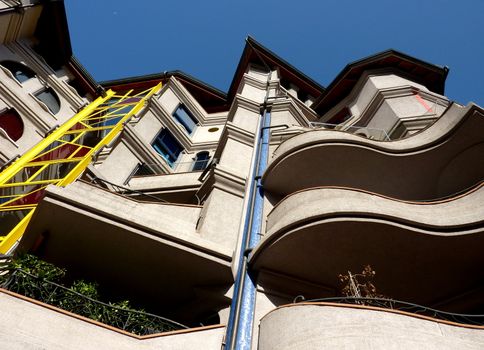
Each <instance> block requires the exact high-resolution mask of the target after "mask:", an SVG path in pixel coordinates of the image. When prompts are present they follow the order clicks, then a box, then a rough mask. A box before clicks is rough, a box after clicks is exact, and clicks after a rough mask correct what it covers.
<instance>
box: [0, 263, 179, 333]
mask: <svg viewBox="0 0 484 350" xmlns="http://www.w3.org/2000/svg"><path fill="white" fill-rule="evenodd" d="M0 287H1V288H4V289H7V290H9V291H12V292H15V293H18V294H21V295H24V296H26V297H29V298H32V299H36V300H38V301H41V302H43V303H46V304H50V305H53V306H56V307H59V308H61V309H64V310H66V311H69V312H72V313H75V314H77V315H80V316H84V317H88V318H90V319H93V320H95V321H98V322H101V323H104V324H106V325H109V326H113V327H116V328H118V329H121V330H124V331H127V332H131V333H134V334H137V335H149V334H155V333H161V332H168V331H175V330H180V329H186V328H188V327H186V326H184V325H182V324H180V323H177V322H175V321H172V320H169V319H167V318H164V317H160V316H157V315H153V314H150V313H147V312H141V311H137V310H133V309H129V308H128V307H127V306H126V307H125V306H123V305H121V306H119V305H113V304H107V303H103V302H101V301H99V300H95V299H93V298H90V297H88V296H86V295H83V294H81V293H78V292H76V291H74V290H72V289H69V288H66V287H64V286H62V285H60V284H57V283H54V282H52V281H49V280H46V279H43V278H40V277H38V276H35V275H33V274H30V273H28V272H26V271H24V270H22V269H13V270H1V271H0Z"/></svg>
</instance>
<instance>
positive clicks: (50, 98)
mask: <svg viewBox="0 0 484 350" xmlns="http://www.w3.org/2000/svg"><path fill="white" fill-rule="evenodd" d="M35 97H36V98H37V99H39V100H40V101H42V102H43V103H45V105H46V106H47V107H48V108H49V110H50V111H51V112H52V113H53V114H57V113H58V112H59V111H60V101H59V97H57V94H56V93H55V92H54V90H52V89H51V88H47V89H45V90H42V91H40V92H38V93H36V94H35Z"/></svg>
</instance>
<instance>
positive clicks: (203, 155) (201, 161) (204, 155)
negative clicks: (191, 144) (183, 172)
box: [192, 151, 210, 171]
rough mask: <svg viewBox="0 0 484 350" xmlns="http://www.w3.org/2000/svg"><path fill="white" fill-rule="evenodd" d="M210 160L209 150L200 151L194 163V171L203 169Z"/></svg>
mask: <svg viewBox="0 0 484 350" xmlns="http://www.w3.org/2000/svg"><path fill="white" fill-rule="evenodd" d="M209 160H210V155H209V153H208V152H207V151H203V152H198V153H197V156H196V157H195V162H194V164H193V169H192V170H193V171H197V170H203V169H205V168H206V167H207V164H208V161H209Z"/></svg>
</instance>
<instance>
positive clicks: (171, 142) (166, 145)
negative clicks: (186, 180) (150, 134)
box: [153, 129, 183, 167]
mask: <svg viewBox="0 0 484 350" xmlns="http://www.w3.org/2000/svg"><path fill="white" fill-rule="evenodd" d="M153 148H154V149H155V150H156V152H158V153H159V154H160V155H161V156H162V157H163V158H164V159H165V160H166V161H167V163H168V164H169V165H170V166H171V167H173V165H174V164H175V162H176V160H177V159H178V156H179V155H180V153H181V151H182V150H183V147H182V146H181V145H180V144H179V143H178V141H177V140H176V139H175V137H173V135H172V134H170V132H169V131H168V130H167V129H163V130H161V132H160V133H159V134H158V136H157V137H156V139H155V141H154V142H153Z"/></svg>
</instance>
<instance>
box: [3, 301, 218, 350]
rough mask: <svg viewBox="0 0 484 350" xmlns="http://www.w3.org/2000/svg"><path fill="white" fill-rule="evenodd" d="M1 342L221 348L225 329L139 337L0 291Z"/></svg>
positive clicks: (32, 346)
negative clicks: (0, 313) (0, 315)
mask: <svg viewBox="0 0 484 350" xmlns="http://www.w3.org/2000/svg"><path fill="white" fill-rule="evenodd" d="M0 309H2V310H8V312H2V317H0V342H1V346H0V347H1V348H2V349H8V350H39V349H44V350H63V349H65V350H91V349H92V350H100V349H102V350H110V349H112V350H150V349H170V350H192V349H203V350H220V344H221V343H222V337H223V333H224V328H223V327H220V328H209V329H205V330H204V329H201V330H198V331H197V330H194V331H187V332H178V334H177V333H174V334H173V333H171V334H170V335H165V336H158V337H153V338H145V339H140V338H139V337H134V336H129V335H126V334H123V333H120V332H116V331H114V330H111V329H108V328H105V327H101V326H99V325H96V324H95V323H94V322H90V321H87V320H83V319H80V318H76V317H73V316H71V315H69V314H66V313H63V312H62V311H54V310H51V309H48V308H46V307H43V306H40V305H37V304H34V303H31V302H28V301H24V300H22V299H18V298H16V297H13V296H11V295H8V294H5V293H2V292H0Z"/></svg>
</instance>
